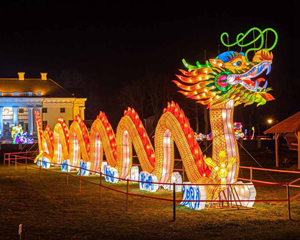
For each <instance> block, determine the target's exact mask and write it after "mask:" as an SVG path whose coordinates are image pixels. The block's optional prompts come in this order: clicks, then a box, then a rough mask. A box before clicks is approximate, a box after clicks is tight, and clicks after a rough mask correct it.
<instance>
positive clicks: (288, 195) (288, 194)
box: [286, 183, 292, 220]
mask: <svg viewBox="0 0 300 240" xmlns="http://www.w3.org/2000/svg"><path fill="white" fill-rule="evenodd" d="M286 195H287V200H288V212H289V220H292V218H291V200H290V186H289V183H286Z"/></svg>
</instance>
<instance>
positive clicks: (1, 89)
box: [0, 78, 75, 97]
mask: <svg viewBox="0 0 300 240" xmlns="http://www.w3.org/2000/svg"><path fill="white" fill-rule="evenodd" d="M12 96H13V97H35V96H38V97H41V96H42V97H75V96H74V95H73V94H72V93H70V92H69V91H67V90H66V89H64V88H63V87H62V86H60V85H59V84H58V83H56V82H55V81H53V80H52V79H50V78H48V79H47V80H42V79H39V78H25V80H19V79H18V78H0V97H12Z"/></svg>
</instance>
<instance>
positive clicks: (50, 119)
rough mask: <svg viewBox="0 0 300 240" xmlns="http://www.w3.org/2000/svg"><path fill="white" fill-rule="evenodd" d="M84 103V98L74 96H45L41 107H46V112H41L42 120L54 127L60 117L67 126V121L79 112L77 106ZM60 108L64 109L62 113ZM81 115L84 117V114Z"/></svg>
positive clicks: (79, 106)
mask: <svg viewBox="0 0 300 240" xmlns="http://www.w3.org/2000/svg"><path fill="white" fill-rule="evenodd" d="M84 105H85V99H76V98H66V99H63V98H61V99H58V98H47V99H45V100H44V101H43V108H47V113H43V112H41V114H40V115H41V118H42V121H47V124H48V125H49V127H51V129H54V126H55V124H56V123H57V120H58V118H59V117H62V118H63V119H64V120H65V122H66V124H67V125H68V127H69V121H70V120H73V119H74V117H75V115H77V114H80V112H79V111H77V108H78V109H79V108H82V107H84ZM61 108H64V109H65V112H64V113H62V112H61V111H60V110H61ZM80 115H83V116H81V117H82V118H83V119H84V114H80Z"/></svg>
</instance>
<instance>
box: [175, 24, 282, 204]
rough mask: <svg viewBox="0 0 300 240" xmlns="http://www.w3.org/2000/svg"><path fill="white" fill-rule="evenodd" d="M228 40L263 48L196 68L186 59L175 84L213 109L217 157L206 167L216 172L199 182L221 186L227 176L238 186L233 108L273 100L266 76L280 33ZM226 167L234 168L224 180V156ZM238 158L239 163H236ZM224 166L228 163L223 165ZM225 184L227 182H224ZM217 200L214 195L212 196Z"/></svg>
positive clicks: (233, 53)
mask: <svg viewBox="0 0 300 240" xmlns="http://www.w3.org/2000/svg"><path fill="white" fill-rule="evenodd" d="M254 31H258V33H259V34H258V36H257V37H256V38H255V39H254V40H253V41H251V42H249V43H246V44H243V42H244V41H245V38H246V37H247V36H248V35H249V34H250V33H252V32H253V33H254ZM268 31H270V32H273V33H274V35H275V41H274V43H273V45H272V46H271V47H270V48H265V49H262V46H263V45H264V34H265V33H267V32H268ZM224 37H227V40H228V38H229V35H228V34H227V33H223V34H222V35H221V42H222V43H223V45H225V46H226V47H228V48H229V47H232V46H234V45H238V46H239V47H241V48H242V47H247V46H249V45H250V44H253V43H254V44H255V42H256V41H258V40H260V46H259V47H257V48H255V47H254V48H250V49H248V50H247V51H246V52H245V53H244V52H236V51H226V52H223V53H221V54H219V55H218V56H217V57H216V58H213V59H209V60H208V61H206V63H205V64H204V65H201V64H200V63H199V62H196V66H193V65H190V64H188V63H187V62H186V61H185V60H184V59H183V64H184V65H185V67H187V68H188V71H184V70H180V71H181V73H182V74H183V75H177V77H178V79H179V80H180V82H179V81H174V82H175V83H176V85H177V86H178V87H179V88H180V89H182V91H179V92H180V93H182V94H183V95H184V96H186V97H187V98H191V99H194V100H196V101H197V103H200V104H203V105H207V108H209V109H210V123H211V129H212V134H213V156H212V159H210V158H209V159H205V162H206V164H208V165H210V166H211V169H212V173H211V174H210V176H209V177H205V178H202V179H199V181H198V183H220V182H221V179H222V178H223V182H224V178H225V177H226V182H227V184H233V183H236V181H237V177H238V169H239V153H238V147H237V142H236V138H235V136H234V131H233V119H232V118H233V108H234V106H237V105H240V104H244V106H247V105H251V104H254V103H256V104H257V106H259V105H264V104H265V103H266V102H267V101H270V100H273V99H274V98H273V96H272V95H271V94H269V93H268V92H269V91H270V90H272V89H271V88H270V87H268V81H267V80H266V79H265V78H264V77H262V76H263V74H266V75H268V74H269V73H270V71H271V65H272V60H273V54H272V53H271V52H270V51H271V50H272V49H273V48H274V47H275V45H276V43H277V33H276V31H275V30H273V29H271V28H267V29H265V30H263V31H261V30H260V29H258V28H252V29H250V30H249V31H248V32H247V33H245V34H243V33H240V34H238V35H237V37H236V42H235V43H233V44H229V43H228V44H226V43H225V42H224ZM250 51H256V52H255V53H254V56H253V58H252V61H249V59H248V53H249V52H250ZM224 153H225V159H226V161H225V165H226V163H228V164H229V165H230V169H229V168H227V169H226V170H223V173H224V172H226V174H225V175H226V176H225V175H224V174H223V176H222V177H220V172H219V173H218V171H219V170H220V167H218V166H219V165H220V156H223V157H224ZM233 159H235V161H234V160H233ZM222 164H223V165H224V162H223V163H221V165H222ZM222 184H223V183H222ZM212 189H213V187H207V190H208V191H207V192H208V194H212V192H213V191H212ZM210 197H211V198H213V197H212V196H210Z"/></svg>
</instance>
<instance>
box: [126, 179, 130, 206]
mask: <svg viewBox="0 0 300 240" xmlns="http://www.w3.org/2000/svg"><path fill="white" fill-rule="evenodd" d="M126 181H127V189H126V211H128V193H129V180H128V179H127V180H126Z"/></svg>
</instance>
